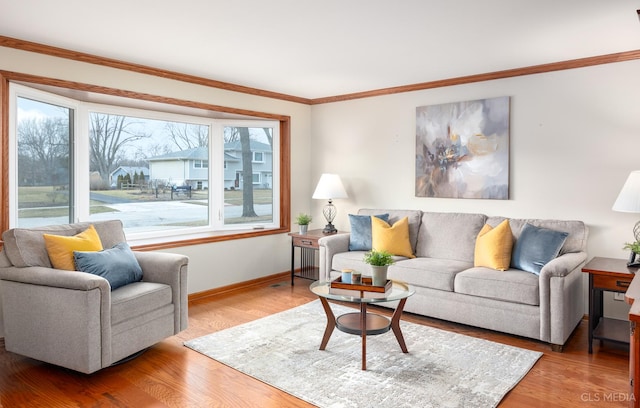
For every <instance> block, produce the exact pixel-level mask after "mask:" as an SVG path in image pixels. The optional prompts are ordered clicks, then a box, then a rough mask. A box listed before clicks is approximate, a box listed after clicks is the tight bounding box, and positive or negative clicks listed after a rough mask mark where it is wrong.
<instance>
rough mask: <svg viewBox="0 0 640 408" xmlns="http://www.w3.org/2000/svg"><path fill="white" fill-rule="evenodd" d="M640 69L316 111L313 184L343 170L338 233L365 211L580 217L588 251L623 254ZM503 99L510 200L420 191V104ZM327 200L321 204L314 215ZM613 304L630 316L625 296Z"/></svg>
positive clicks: (639, 141) (639, 144)
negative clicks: (617, 203) (621, 203)
mask: <svg viewBox="0 0 640 408" xmlns="http://www.w3.org/2000/svg"><path fill="white" fill-rule="evenodd" d="M639 72H640V61H631V62H623V63H616V64H608V65H601V66H595V67H589V68H581V69H573V70H567V71H559V72H552V73H545V74H538V75H529V76H523V77H516V78H509V79H501V80H494V81H487V82H482V83H474V84H467V85H459V86H451V87H446V88H438V89H432V90H424V91H416V92H410V93H403V94H396V95H388V96H382V97H374V98H367V99H360V100H353V101H345V102H336V103H330V104H324V105H317V106H313V107H312V117H311V119H312V142H311V143H312V151H313V152H314V154H313V155H312V180H313V181H312V183H316V182H317V180H318V179H319V177H320V174H321V173H323V172H332V173H338V174H340V175H341V177H342V180H343V183H344V184H345V188H346V189H347V192H348V194H349V199H346V200H336V201H335V202H334V204H335V205H336V206H337V208H338V211H339V213H338V216H337V219H336V221H335V222H334V223H335V224H336V226H337V227H338V228H339V229H343V230H348V229H349V225H348V217H347V214H348V213H353V212H355V211H357V210H358V208H363V207H369V208H372V207H374V208H407V209H422V210H429V211H448V212H452V211H461V212H479V213H484V214H487V215H504V216H508V217H518V218H553V219H577V220H582V221H584V222H585V223H587V225H588V226H589V229H590V239H589V247H588V251H589V257H594V256H608V257H616V258H625V259H626V257H627V252H626V251H623V250H622V249H621V248H622V246H623V244H624V242H625V241H632V240H633V234H632V232H631V230H632V228H633V225H634V223H635V222H636V221H638V220H639V219H640V214H623V213H616V212H614V211H612V210H611V206H612V205H613V202H614V200H615V198H616V197H617V194H618V192H619V190H620V188H621V187H622V185H623V183H624V181H625V180H626V178H627V175H628V174H629V172H630V171H632V170H638V169H640V163H639V161H640V75H638V73H639ZM496 96H510V97H511V131H510V199H509V200H475V199H442V198H419V197H415V193H414V181H415V109H416V107H418V106H425V105H432V104H440V103H448V102H457V101H465V100H474V99H483V98H490V97H496ZM314 201H315V200H314ZM323 204H324V203H323V202H320V201H316V202H314V212H313V215H314V216H315V217H316V219H322V212H321V209H322V206H323ZM585 275H586V274H585ZM586 282H587V280H586V276H585V285H584V287H585V313H586V312H587V310H588V309H587V308H586V304H587V303H586V302H587V300H586V299H587V297H586V293H587V292H586V287H587V285H586ZM608 306H612V307H611V308H609V313H613V314H614V315H621V316H624V315H625V314H626V311H627V308H626V307H625V305H624V304H622V303H621V302H616V303H615V304H613V303H612V304H611V305H609V304H608V305H607V306H605V308H606V307H608Z"/></svg>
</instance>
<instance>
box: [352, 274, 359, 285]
mask: <svg viewBox="0 0 640 408" xmlns="http://www.w3.org/2000/svg"><path fill="white" fill-rule="evenodd" d="M361 279H362V274H361V273H360V272H358V271H353V272H351V283H353V284H354V285H359V284H360V283H361V282H362V280H361Z"/></svg>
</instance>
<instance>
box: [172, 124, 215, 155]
mask: <svg viewBox="0 0 640 408" xmlns="http://www.w3.org/2000/svg"><path fill="white" fill-rule="evenodd" d="M165 130H166V131H167V133H168V134H169V138H170V139H171V141H172V142H173V143H174V144H175V145H176V146H177V147H178V150H187V149H193V148H195V147H207V146H209V127H208V126H205V125H196V124H193V123H179V122H166V124H165Z"/></svg>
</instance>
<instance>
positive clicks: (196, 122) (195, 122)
mask: <svg viewBox="0 0 640 408" xmlns="http://www.w3.org/2000/svg"><path fill="white" fill-rule="evenodd" d="M72 96H73V92H66V93H65V92H51V90H50V89H47V90H43V89H37V88H36V87H29V86H25V85H23V84H17V83H11V84H10V88H9V107H10V110H9V171H8V175H9V185H8V191H9V211H8V212H9V224H10V225H9V226H8V227H34V226H40V225H50V224H64V223H70V222H77V221H97V220H103V219H120V220H122V222H123V224H124V227H125V231H126V233H127V236H128V238H129V239H132V240H136V239H140V240H144V239H150V238H154V239H156V238H158V237H175V236H180V235H193V234H200V236H203V235H202V234H205V235H206V234H207V233H212V232H215V231H237V232H241V230H249V231H251V230H256V229H260V230H262V229H268V228H274V229H277V228H280V227H281V219H280V218H281V214H280V211H281V205H280V200H281V192H280V188H281V186H280V171H281V169H280V163H281V158H280V154H281V144H280V137H281V136H280V129H281V122H280V121H279V120H275V119H268V118H247V116H246V115H235V116H237V117H235V118H234V117H233V116H234V115H228V114H225V115H221V114H216V113H215V112H214V111H209V110H206V109H196V108H189V107H187V108H185V107H183V106H174V105H172V104H167V103H156V102H154V103H150V102H144V101H142V102H144V103H141V101H137V102H138V103H132V102H131V100H129V99H126V98H122V97H115V96H112V97H109V98H106V99H105V98H104V97H103V96H101V95H94V96H93V97H91V96H90V97H84V98H83V99H82V100H79V99H76V98H73V97H72ZM134 105H135V106H134Z"/></svg>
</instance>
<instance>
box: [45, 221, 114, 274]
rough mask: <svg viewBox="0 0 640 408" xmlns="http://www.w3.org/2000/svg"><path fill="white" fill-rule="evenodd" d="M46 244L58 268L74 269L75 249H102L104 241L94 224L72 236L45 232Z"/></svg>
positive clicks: (50, 256)
mask: <svg viewBox="0 0 640 408" xmlns="http://www.w3.org/2000/svg"><path fill="white" fill-rule="evenodd" d="M43 237H44V244H45V247H46V248H47V254H49V259H50V260H51V264H52V265H53V267H54V268H56V269H64V270H67V271H74V270H75V269H76V267H75V263H74V260H73V252H74V251H100V250H102V242H101V241H100V237H99V236H98V232H97V231H96V229H95V227H94V226H93V225H89V227H88V228H87V229H86V230H84V231H82V232H81V233H79V234H76V235H74V236H72V237H66V236H63V235H52V234H43Z"/></svg>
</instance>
